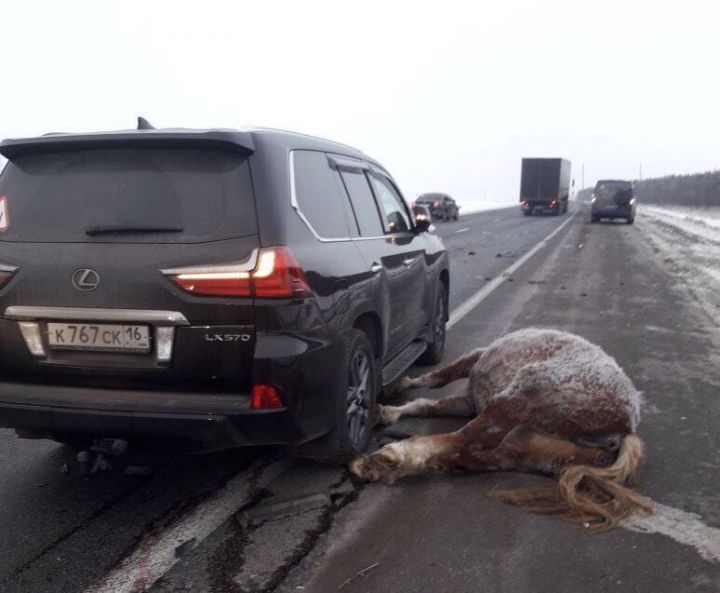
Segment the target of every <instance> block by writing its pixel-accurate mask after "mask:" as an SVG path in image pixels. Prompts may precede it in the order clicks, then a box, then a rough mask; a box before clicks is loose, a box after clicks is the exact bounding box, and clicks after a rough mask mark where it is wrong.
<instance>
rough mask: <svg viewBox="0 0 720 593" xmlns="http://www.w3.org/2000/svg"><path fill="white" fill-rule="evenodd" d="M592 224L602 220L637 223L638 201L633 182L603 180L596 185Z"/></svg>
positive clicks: (591, 208)
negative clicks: (619, 219)
mask: <svg viewBox="0 0 720 593" xmlns="http://www.w3.org/2000/svg"><path fill="white" fill-rule="evenodd" d="M590 202H591V206H590V222H598V221H600V219H601V218H609V219H611V220H615V219H616V218H624V219H625V222H627V223H628V224H632V223H633V222H635V211H636V208H637V200H636V198H635V191H634V188H633V184H632V181H621V180H618V179H602V180H600V181H598V182H597V184H596V185H595V190H594V191H593V194H592V198H591V199H590Z"/></svg>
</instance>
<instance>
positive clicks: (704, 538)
mask: <svg viewBox="0 0 720 593" xmlns="http://www.w3.org/2000/svg"><path fill="white" fill-rule="evenodd" d="M653 511H654V512H653V514H652V515H635V516H633V517H630V518H629V519H627V520H626V521H625V522H623V523H622V526H623V527H625V528H626V529H629V530H630V531H637V532H639V533H660V534H662V535H665V536H667V537H669V538H672V539H674V540H675V541H676V542H678V543H680V544H683V545H685V546H691V547H693V548H695V549H696V550H697V552H698V554H700V556H702V557H703V558H704V559H705V560H707V561H708V562H716V563H720V529H718V528H717V527H710V526H709V525H705V523H703V522H702V520H701V518H700V517H699V516H698V515H696V514H695V513H688V512H686V511H681V510H680V509H674V508H672V507H667V506H665V505H663V504H660V503H657V502H653Z"/></svg>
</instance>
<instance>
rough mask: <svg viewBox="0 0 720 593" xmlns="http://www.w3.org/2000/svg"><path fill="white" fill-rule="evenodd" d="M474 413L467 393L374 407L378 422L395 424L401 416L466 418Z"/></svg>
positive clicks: (471, 401) (473, 407) (472, 403)
mask: <svg viewBox="0 0 720 593" xmlns="http://www.w3.org/2000/svg"><path fill="white" fill-rule="evenodd" d="M474 414H475V403H474V402H473V400H472V398H470V397H469V396H468V395H451V396H448V397H443V398H441V399H428V398H422V397H421V398H418V399H415V400H413V401H409V402H407V403H404V404H402V405H400V406H380V405H378V406H377V407H376V408H375V421H376V422H377V423H378V424H395V422H397V421H398V420H400V418H401V417H403V416H458V417H461V418H463V417H464V418H468V417H470V416H473V415H474Z"/></svg>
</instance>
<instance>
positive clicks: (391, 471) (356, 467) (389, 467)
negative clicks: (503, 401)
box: [350, 412, 515, 484]
mask: <svg viewBox="0 0 720 593" xmlns="http://www.w3.org/2000/svg"><path fill="white" fill-rule="evenodd" d="M500 420H501V421H500V422H498V421H496V419H495V418H494V417H493V416H492V415H490V414H487V413H485V412H483V413H482V414H480V415H479V416H477V417H476V418H474V419H473V420H471V421H470V422H468V423H467V424H466V425H465V426H463V427H462V428H461V429H460V430H457V431H455V432H451V433H447V434H438V435H431V436H421V437H411V438H409V439H406V440H404V441H399V442H397V443H391V444H389V445H385V446H384V447H381V448H380V449H379V450H377V451H375V452H374V453H372V454H370V455H363V456H361V457H358V458H356V459H355V460H353V461H352V462H351V463H350V471H351V472H352V473H353V474H355V475H356V476H357V477H358V478H360V479H361V480H365V481H369V482H374V481H377V480H382V481H384V482H387V483H389V484H392V483H393V482H394V481H395V480H397V479H398V478H400V477H402V476H406V475H410V474H421V473H429V472H454V471H481V470H480V469H474V467H475V465H477V462H476V460H475V459H474V457H473V456H472V452H473V451H477V452H480V451H482V450H484V449H494V448H495V447H497V446H498V445H499V444H500V442H501V441H502V440H503V438H504V437H505V435H507V433H508V432H510V430H511V429H512V428H513V426H514V425H515V423H514V422H513V420H512V419H510V420H508V419H507V418H501V419H500Z"/></svg>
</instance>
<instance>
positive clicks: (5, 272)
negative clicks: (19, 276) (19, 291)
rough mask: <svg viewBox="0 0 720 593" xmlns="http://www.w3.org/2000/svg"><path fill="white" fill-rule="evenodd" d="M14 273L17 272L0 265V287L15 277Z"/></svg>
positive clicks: (9, 267) (14, 269)
mask: <svg viewBox="0 0 720 593" xmlns="http://www.w3.org/2000/svg"><path fill="white" fill-rule="evenodd" d="M15 272H17V268H15V267H13V266H4V265H3V264H0V287H2V286H3V285H4V284H7V282H9V280H10V278H12V277H13V276H14V275H15Z"/></svg>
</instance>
